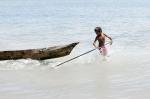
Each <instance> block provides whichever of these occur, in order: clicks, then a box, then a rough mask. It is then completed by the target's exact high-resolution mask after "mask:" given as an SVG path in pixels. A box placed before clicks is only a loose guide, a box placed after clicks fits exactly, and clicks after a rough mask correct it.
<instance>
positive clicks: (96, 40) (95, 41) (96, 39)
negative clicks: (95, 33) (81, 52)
mask: <svg viewBox="0 0 150 99" xmlns="http://www.w3.org/2000/svg"><path fill="white" fill-rule="evenodd" d="M96 41H97V37H96V38H95V40H94V42H93V45H94V47H96V45H95V43H96Z"/></svg>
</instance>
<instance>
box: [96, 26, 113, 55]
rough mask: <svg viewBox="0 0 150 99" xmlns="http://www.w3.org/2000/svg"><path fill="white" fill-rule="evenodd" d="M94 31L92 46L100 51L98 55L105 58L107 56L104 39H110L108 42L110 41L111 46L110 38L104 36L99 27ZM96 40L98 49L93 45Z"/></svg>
mask: <svg viewBox="0 0 150 99" xmlns="http://www.w3.org/2000/svg"><path fill="white" fill-rule="evenodd" d="M94 31H95V33H96V35H97V36H96V38H95V40H94V43H93V45H94V47H95V48H98V49H99V50H100V53H101V54H102V55H103V56H106V55H107V48H106V46H105V38H106V37H107V38H109V39H110V41H111V42H110V44H112V38H111V37H109V36H108V35H106V34H105V33H103V32H102V29H101V27H96V28H95V30H94ZM97 40H98V42H99V46H98V47H97V46H96V45H95V43H96V41H97Z"/></svg>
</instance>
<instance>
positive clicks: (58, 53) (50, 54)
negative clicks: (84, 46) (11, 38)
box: [0, 42, 79, 60]
mask: <svg viewBox="0 0 150 99" xmlns="http://www.w3.org/2000/svg"><path fill="white" fill-rule="evenodd" d="M78 43H79V42H76V43H71V44H68V45H64V46H54V47H48V48H41V49H28V50H16V51H0V60H17V59H27V58H30V59H35V60H45V59H52V58H58V57H63V56H66V55H69V54H70V53H71V51H72V49H73V48H74V47H75V46H76V45H77V44H78Z"/></svg>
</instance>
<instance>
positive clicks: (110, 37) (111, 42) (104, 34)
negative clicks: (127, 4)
mask: <svg viewBox="0 0 150 99" xmlns="http://www.w3.org/2000/svg"><path fill="white" fill-rule="evenodd" d="M104 35H105V36H106V37H107V38H109V39H110V40H111V43H110V44H111V45H112V38H111V37H110V36H108V35H106V34H105V33H104Z"/></svg>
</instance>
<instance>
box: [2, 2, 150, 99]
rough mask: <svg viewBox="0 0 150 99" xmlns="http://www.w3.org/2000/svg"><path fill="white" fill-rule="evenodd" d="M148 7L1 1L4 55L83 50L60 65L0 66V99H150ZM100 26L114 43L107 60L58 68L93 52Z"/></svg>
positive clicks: (95, 56) (93, 58)
mask: <svg viewBox="0 0 150 99" xmlns="http://www.w3.org/2000/svg"><path fill="white" fill-rule="evenodd" d="M149 7H150V2H149V1H148V0H143V1H141V0H130V1H129V0H126V1H123V0H120V1H117V0H109V1H105V0H93V1H91V0H86V1H84V0H76V1H74V0H64V1H61V0H42V1H36V0H25V1H23V0H22V1H20V0H12V1H10V0H5V1H4V0H1V1H0V45H1V47H0V50H15V49H28V48H43V47H48V46H54V45H61V44H68V43H71V42H75V41H80V44H79V45H78V46H77V47H75V49H74V50H73V51H72V53H71V55H69V56H66V57H63V58H59V59H52V60H45V61H36V60H31V59H22V60H10V61H0V70H1V71H0V98H1V99H10V98H12V99H20V98H21V99H26V98H28V99H41V98H42V99H51V98H55V99H66V98H70V99H77V98H78V99H83V98H86V99H149V98H150V95H149V92H150V84H149V83H150V80H149V78H150V67H149V66H150V47H149V46H150V43H149V42H150V39H149V37H150V33H149V32H150V23H149V21H150V13H149V11H150V10H149ZM99 25H100V26H102V28H103V31H104V32H105V33H107V34H108V35H111V36H112V38H113V45H112V46H107V47H108V48H109V57H107V60H105V61H104V60H103V57H102V56H101V55H100V54H99V51H94V52H92V53H90V54H87V55H85V56H82V57H80V58H78V59H76V60H73V61H71V62H69V63H67V64H64V65H62V66H60V67H59V68H54V66H56V65H57V64H59V63H61V62H63V61H65V60H68V59H70V58H73V57H75V56H77V55H80V54H82V53H84V52H86V51H89V50H91V49H93V46H92V42H93V40H94V37H95V34H94V32H93V29H94V27H96V26H99ZM6 44H7V45H6Z"/></svg>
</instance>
